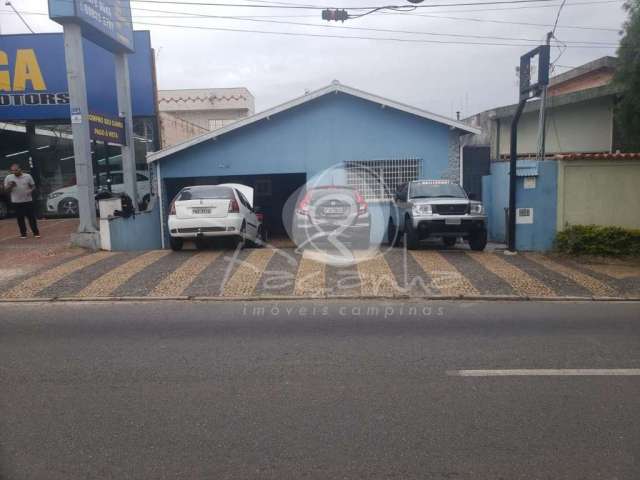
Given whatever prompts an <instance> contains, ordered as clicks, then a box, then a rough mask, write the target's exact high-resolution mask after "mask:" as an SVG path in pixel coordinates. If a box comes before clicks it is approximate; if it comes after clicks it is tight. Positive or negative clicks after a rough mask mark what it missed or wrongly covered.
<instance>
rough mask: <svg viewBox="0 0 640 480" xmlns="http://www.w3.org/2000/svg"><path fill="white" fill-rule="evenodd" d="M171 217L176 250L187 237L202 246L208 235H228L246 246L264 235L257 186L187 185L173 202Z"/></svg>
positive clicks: (233, 184)
mask: <svg viewBox="0 0 640 480" xmlns="http://www.w3.org/2000/svg"><path fill="white" fill-rule="evenodd" d="M168 220H169V221H168V224H169V235H170V236H171V249H172V250H180V249H181V248H182V245H183V242H184V241H185V240H195V241H196V246H197V247H198V248H200V247H201V246H202V241H203V240H204V239H205V238H210V237H228V238H232V239H234V241H235V242H236V246H240V247H244V245H245V242H249V243H251V244H252V245H256V244H258V243H259V239H261V238H262V224H261V222H260V221H259V220H258V218H257V217H256V213H255V211H254V209H253V188H251V187H248V186H246V185H240V184H237V183H225V184H220V185H198V186H193V187H185V188H183V189H182V190H180V192H178V194H177V195H176V197H175V198H174V199H173V201H172V202H171V206H170V208H169V219H168Z"/></svg>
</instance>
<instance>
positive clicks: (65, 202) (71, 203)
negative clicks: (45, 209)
mask: <svg viewBox="0 0 640 480" xmlns="http://www.w3.org/2000/svg"><path fill="white" fill-rule="evenodd" d="M58 213H60V214H62V215H67V216H76V215H78V200H76V199H75V198H73V197H67V198H63V199H62V200H60V203H59V204H58Z"/></svg>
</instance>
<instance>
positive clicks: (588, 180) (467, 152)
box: [462, 57, 640, 250]
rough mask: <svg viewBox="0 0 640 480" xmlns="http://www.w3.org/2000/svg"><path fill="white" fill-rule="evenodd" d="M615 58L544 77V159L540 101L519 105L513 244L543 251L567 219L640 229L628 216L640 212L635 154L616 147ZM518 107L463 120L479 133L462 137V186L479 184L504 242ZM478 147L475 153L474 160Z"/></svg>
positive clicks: (639, 158)
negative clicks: (540, 144)
mask: <svg viewBox="0 0 640 480" xmlns="http://www.w3.org/2000/svg"><path fill="white" fill-rule="evenodd" d="M615 64H616V59H615V58H613V57H603V58H600V59H597V60H594V61H592V62H589V63H587V64H585V65H582V66H580V67H578V68H575V69H572V70H570V71H568V72H565V73H563V74H560V75H557V76H555V77H553V78H552V79H551V80H550V83H549V89H548V98H547V117H546V128H545V158H544V159H539V158H537V157H538V154H537V150H538V119H539V110H540V100H535V101H530V102H529V103H528V104H527V106H526V107H525V109H524V113H523V115H522V117H521V119H520V122H519V124H518V149H517V151H518V159H519V160H518V168H517V172H516V173H517V175H518V180H517V192H518V193H517V205H516V207H517V209H518V215H517V216H516V220H517V231H516V239H517V248H519V249H523V250H547V249H549V248H551V247H552V244H553V239H554V237H555V234H556V232H557V231H558V230H562V229H563V228H565V227H566V226H568V225H575V224H585V223H587V224H598V225H618V226H622V227H630V228H640V215H637V214H634V213H635V212H637V211H639V210H640V189H638V185H639V184H640V155H639V154H637V153H633V152H631V153H628V154H620V153H616V152H617V151H618V149H619V145H618V142H617V140H616V138H617V136H616V131H615V122H614V107H615V104H616V101H617V98H618V97H619V95H620V94H621V93H622V91H621V90H620V87H618V86H617V85H616V84H614V83H613V82H612V80H613V75H614V72H615ZM516 107H517V105H509V106H506V107H500V108H495V109H491V110H488V111H486V112H482V113H479V114H477V115H475V116H473V117H470V118H468V119H466V120H465V121H466V122H467V123H468V124H469V125H472V126H475V127H479V128H481V129H482V134H481V135H474V136H470V135H469V136H467V137H465V138H464V139H463V144H464V147H463V149H462V152H463V153H462V158H463V160H462V162H463V168H462V170H463V178H464V184H465V185H474V186H475V188H476V189H479V190H480V191H479V192H478V193H479V196H481V197H482V198H483V200H484V202H485V204H486V207H487V211H488V214H489V238H490V239H491V240H494V241H505V240H506V238H505V230H506V229H505V224H506V215H505V209H506V207H507V204H508V175H509V164H508V160H509V152H510V140H511V139H510V133H511V131H510V130H511V122H512V119H513V115H514V113H515V110H516ZM479 151H482V155H481V156H480V157H481V158H473V155H475V156H476V157H478V152H479ZM472 158H473V161H471V159H472ZM630 212H634V213H630Z"/></svg>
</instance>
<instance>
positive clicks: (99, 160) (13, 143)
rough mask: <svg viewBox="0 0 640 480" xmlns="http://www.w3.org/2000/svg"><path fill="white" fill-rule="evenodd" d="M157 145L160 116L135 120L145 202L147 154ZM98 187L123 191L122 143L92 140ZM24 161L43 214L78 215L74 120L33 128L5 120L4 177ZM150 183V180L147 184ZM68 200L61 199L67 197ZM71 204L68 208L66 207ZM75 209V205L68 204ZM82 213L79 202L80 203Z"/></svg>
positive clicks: (1, 130)
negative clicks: (11, 167) (75, 197)
mask: <svg viewBox="0 0 640 480" xmlns="http://www.w3.org/2000/svg"><path fill="white" fill-rule="evenodd" d="M155 145H156V128H155V119H154V118H136V119H134V146H135V158H136V170H137V171H138V189H139V193H140V200H141V201H142V200H147V198H144V199H143V196H145V195H148V192H149V191H150V189H149V185H148V181H149V180H148V178H149V176H148V172H147V162H146V159H147V153H148V152H152V151H153V150H154V149H155V148H154V146H155ZM91 150H92V160H93V172H94V179H95V186H96V191H100V190H112V191H122V190H123V185H122V159H121V156H120V147H119V146H117V145H111V144H108V145H107V144H105V143H103V142H92V148H91ZM14 163H18V164H19V165H20V166H21V167H22V169H23V170H24V171H25V172H29V173H31V175H32V176H33V177H34V179H35V181H36V184H37V188H38V190H37V204H38V208H39V213H40V214H41V215H47V216H56V215H62V214H64V215H73V214H75V212H74V209H73V206H74V205H73V198H74V197H73V193H74V192H73V190H74V189H73V187H74V186H75V183H76V177H75V162H74V156H73V139H72V135H71V125H70V124H36V125H31V126H27V125H25V124H16V123H4V124H3V123H0V181H1V180H4V177H5V175H7V174H8V173H9V167H10V166H11V165H12V164H14ZM145 182H146V183H145ZM63 199H64V200H66V202H61V200H63ZM65 205H66V207H65ZM68 207H71V208H68ZM75 211H76V212H77V203H76V204H75Z"/></svg>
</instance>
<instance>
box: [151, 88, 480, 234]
mask: <svg viewBox="0 0 640 480" xmlns="http://www.w3.org/2000/svg"><path fill="white" fill-rule="evenodd" d="M468 133H476V134H477V133H480V132H479V130H477V129H475V128H472V127H469V126H467V125H465V124H464V123H462V122H459V121H456V120H452V119H449V118H446V117H443V116H440V115H436V114H433V113H430V112H427V111H425V110H421V109H418V108H415V107H412V106H409V105H404V104H401V103H398V102H394V101H392V100H389V99H386V98H382V97H379V96H377V95H373V94H370V93H366V92H363V91H361V90H356V89H354V88H350V87H347V86H344V85H341V84H339V83H338V82H334V83H332V84H331V85H329V86H327V87H325V88H322V89H320V90H317V91H315V92H310V93H308V94H306V95H303V96H301V97H298V98H295V99H293V100H291V101H289V102H287V103H284V104H282V105H279V106H277V107H274V108H271V109H269V110H267V111H264V112H262V113H259V114H256V115H253V116H250V117H248V118H245V119H243V120H241V121H238V122H235V123H233V124H231V125H228V126H226V127H223V128H221V129H218V130H216V131H213V132H210V133H207V134H205V135H201V136H199V137H196V138H193V139H191V140H189V141H187V142H184V143H182V144H180V145H175V146H173V147H169V148H165V149H163V150H160V151H158V152H156V153H155V154H154V155H152V156H151V157H150V158H149V162H150V163H151V164H152V165H153V166H155V168H154V170H155V171H156V172H157V173H158V175H159V179H160V182H159V185H160V187H161V189H162V193H161V195H160V197H161V201H162V203H161V205H162V212H163V217H162V220H163V222H164V221H165V220H166V212H167V207H168V205H169V202H170V201H171V199H172V198H173V197H174V196H175V194H176V193H177V192H178V191H179V190H180V189H181V188H182V187H184V186H187V185H197V184H206V183H214V182H222V181H225V182H239V183H244V184H247V185H250V186H253V187H254V188H255V189H256V203H257V204H258V205H259V206H261V207H262V208H263V211H264V212H265V218H267V219H269V221H270V227H271V228H272V231H274V230H275V231H276V232H277V231H278V230H280V231H281V229H282V223H281V218H282V213H283V210H284V209H285V208H288V207H286V206H285V204H286V201H287V199H288V198H289V196H290V195H291V194H292V193H293V192H295V191H296V190H297V189H298V188H300V187H303V186H304V185H305V183H306V182H307V180H310V179H312V178H313V177H314V176H316V175H318V174H321V173H322V172H324V171H326V170H327V169H331V168H335V167H336V165H337V166H341V167H340V168H342V169H343V174H344V175H345V176H344V177H343V178H346V179H347V180H346V181H347V182H348V183H349V184H351V183H350V182H351V180H350V178H351V177H349V172H350V170H349V169H351V168H361V167H367V168H369V169H375V171H376V175H379V177H378V178H380V179H381V180H382V181H383V182H384V183H386V184H387V186H388V187H390V188H391V189H393V188H395V187H397V186H398V185H399V184H401V183H404V182H407V181H410V180H414V179H420V178H430V179H439V178H448V179H452V180H455V181H458V180H459V174H460V163H459V152H460V135H464V134H468ZM336 178H337V177H336ZM354 186H358V188H360V189H362V191H363V195H365V197H366V198H367V200H368V202H369V206H370V209H371V210H372V211H376V212H378V214H379V215H380V219H381V226H382V227H383V228H384V229H386V222H387V220H388V218H389V217H388V208H389V199H390V195H391V194H389V193H387V192H385V191H382V189H380V190H375V189H370V188H369V186H368V185H367V186H365V187H364V188H363V187H362V186H359V185H354ZM372 215H373V214H372ZM385 215H386V217H385ZM164 238H165V239H166V229H165V237H164Z"/></svg>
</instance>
